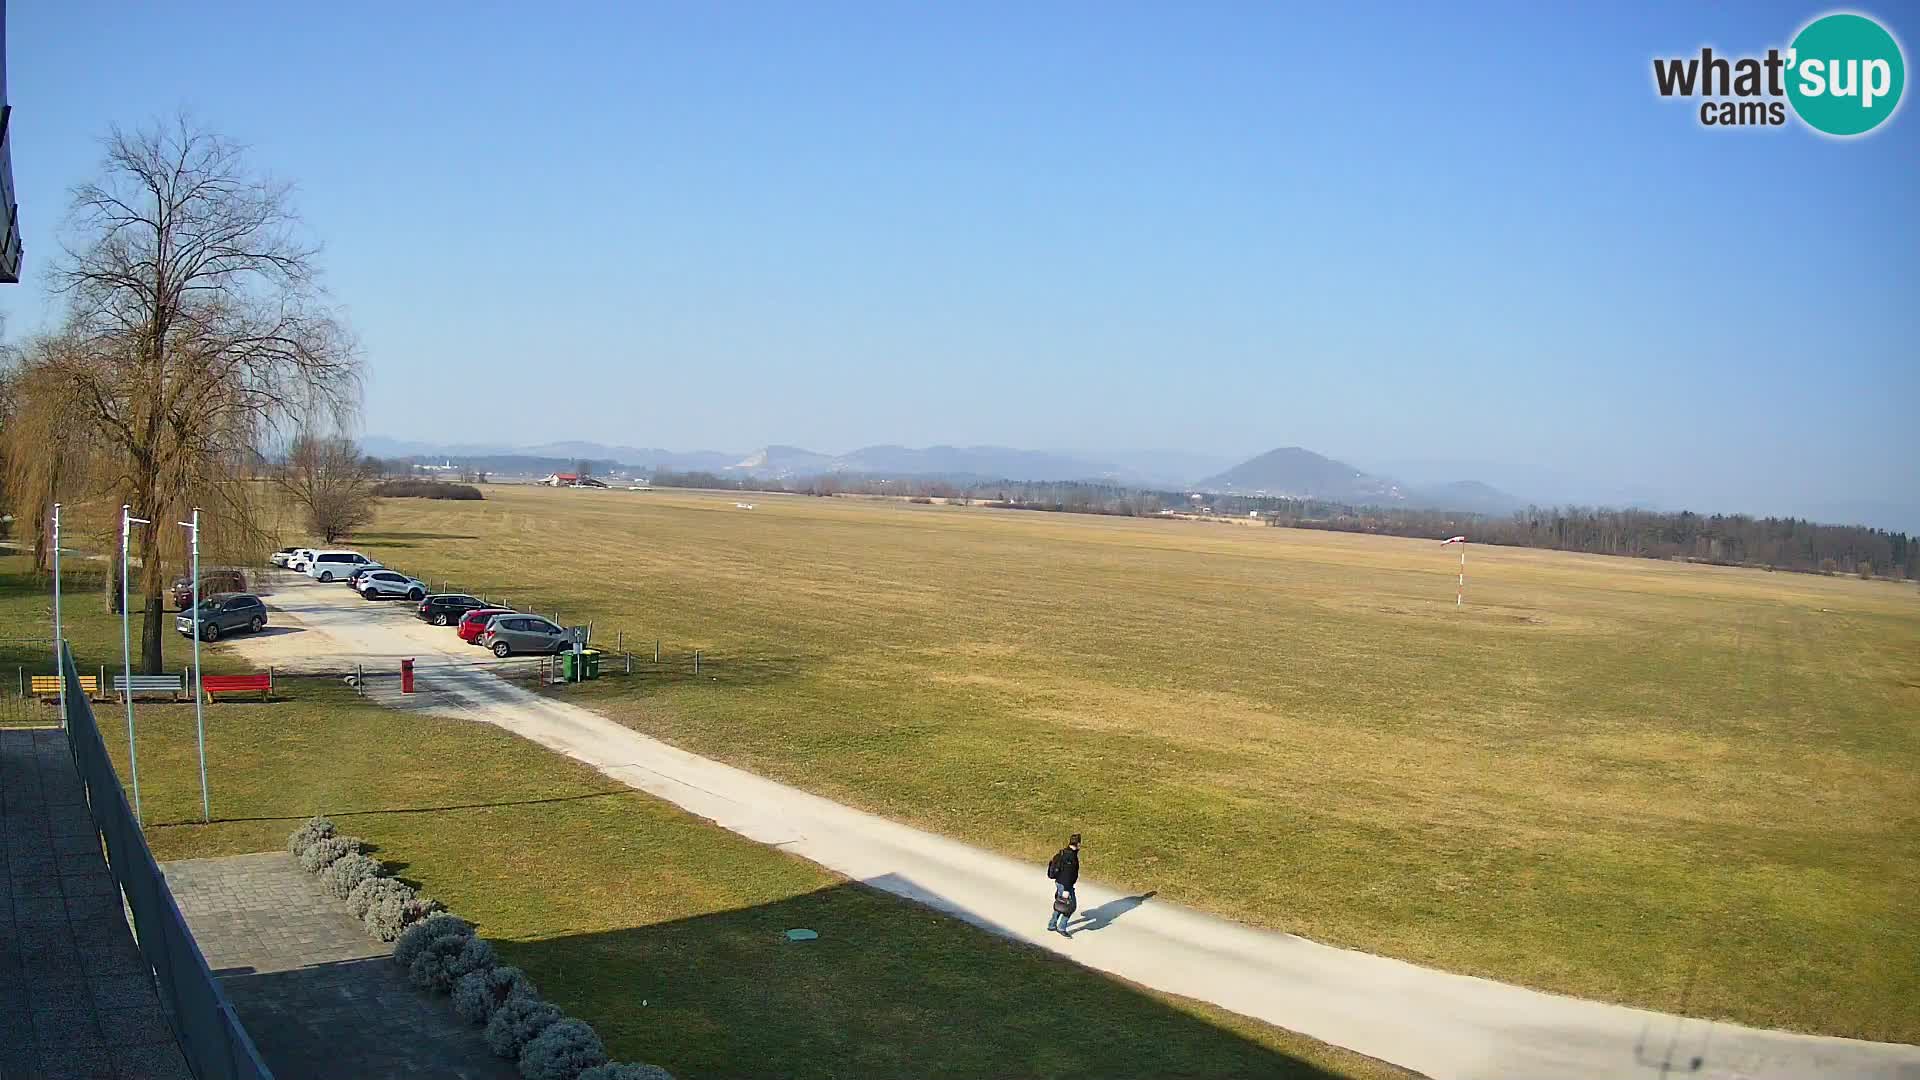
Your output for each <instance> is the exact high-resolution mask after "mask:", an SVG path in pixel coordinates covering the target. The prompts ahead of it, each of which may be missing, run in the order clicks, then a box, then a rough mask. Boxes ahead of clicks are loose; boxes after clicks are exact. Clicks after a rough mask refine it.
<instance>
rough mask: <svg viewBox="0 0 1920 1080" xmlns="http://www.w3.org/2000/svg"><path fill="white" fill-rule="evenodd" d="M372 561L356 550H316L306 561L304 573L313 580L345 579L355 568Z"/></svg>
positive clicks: (350, 575) (351, 574)
mask: <svg viewBox="0 0 1920 1080" xmlns="http://www.w3.org/2000/svg"><path fill="white" fill-rule="evenodd" d="M370 562H373V560H372V559H369V558H367V557H366V556H365V555H362V554H360V553H359V552H357V551H343V550H337V549H333V550H327V551H316V552H314V553H313V558H312V559H311V560H309V561H308V563H307V569H306V571H305V572H306V575H307V576H308V577H310V578H312V579H314V580H315V581H345V580H346V579H347V578H349V577H352V576H353V572H354V571H355V570H358V569H360V568H361V567H364V566H366V565H367V564H368V563H370Z"/></svg>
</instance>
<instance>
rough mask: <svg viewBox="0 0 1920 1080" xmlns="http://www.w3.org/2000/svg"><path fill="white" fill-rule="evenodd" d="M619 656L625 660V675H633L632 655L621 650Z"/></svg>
mask: <svg viewBox="0 0 1920 1080" xmlns="http://www.w3.org/2000/svg"><path fill="white" fill-rule="evenodd" d="M620 655H622V656H624V657H626V658H627V674H629V675H631V674H633V654H632V653H630V652H626V651H625V650H622V651H621V653H620Z"/></svg>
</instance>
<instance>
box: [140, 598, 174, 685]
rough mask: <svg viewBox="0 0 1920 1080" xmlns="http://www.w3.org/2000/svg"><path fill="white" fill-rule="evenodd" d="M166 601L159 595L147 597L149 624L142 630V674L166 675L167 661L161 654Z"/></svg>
mask: <svg viewBox="0 0 1920 1080" xmlns="http://www.w3.org/2000/svg"><path fill="white" fill-rule="evenodd" d="M166 607H167V605H166V601H165V600H164V599H163V598H161V597H158V596H149V597H147V624H146V626H144V627H142V628H141V631H140V673H141V674H142V675H165V674H166V668H165V667H164V666H163V665H165V663H166V661H165V660H164V659H162V658H161V656H160V640H161V639H160V635H161V633H162V632H163V631H164V630H165V629H166V625H165V624H166V613H167V612H166Z"/></svg>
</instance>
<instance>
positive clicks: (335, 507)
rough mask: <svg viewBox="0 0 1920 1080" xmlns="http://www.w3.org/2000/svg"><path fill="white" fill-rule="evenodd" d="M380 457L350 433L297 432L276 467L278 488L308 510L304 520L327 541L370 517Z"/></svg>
mask: <svg viewBox="0 0 1920 1080" xmlns="http://www.w3.org/2000/svg"><path fill="white" fill-rule="evenodd" d="M379 478H380V473H379V463H378V462H377V461H375V460H374V459H373V458H369V457H362V456H361V454H360V449H359V447H357V446H355V445H354V444H353V440H351V439H343V438H340V437H339V436H325V435H302V436H301V437H300V438H299V439H297V440H295V442H294V444H293V446H292V447H291V448H290V449H289V450H288V451H287V461H286V464H285V465H283V466H281V467H280V469H279V470H278V472H276V473H275V479H276V480H277V481H278V483H279V485H280V488H281V489H282V490H283V491H285V492H286V493H287V495H288V496H289V497H290V498H292V500H293V501H294V503H295V504H296V505H298V506H299V507H301V508H302V509H303V510H305V511H306V513H307V524H308V526H309V527H310V528H311V529H312V530H313V532H314V533H315V534H316V535H318V536H319V537H320V538H321V539H322V540H324V541H326V542H327V543H329V544H331V543H333V542H334V541H335V540H338V539H340V538H341V537H343V536H347V535H350V534H351V533H352V532H353V531H354V530H355V529H358V528H360V527H361V526H362V525H366V524H369V523H371V522H372V521H373V515H374V508H375V505H376V503H375V499H374V494H373V491H374V486H375V485H376V484H377V483H378V482H379Z"/></svg>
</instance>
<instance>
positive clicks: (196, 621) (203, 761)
mask: <svg viewBox="0 0 1920 1080" xmlns="http://www.w3.org/2000/svg"><path fill="white" fill-rule="evenodd" d="M180 524H182V525H185V526H186V527H187V528H188V529H189V530H191V531H192V536H193V570H192V574H193V609H192V614H191V618H192V619H193V732H194V735H195V737H197V738H198V739H199V742H200V820H201V821H207V822H211V821H212V820H213V800H212V799H211V798H209V797H208V795H207V721H206V717H205V716H204V715H203V714H202V712H201V708H200V697H201V693H202V691H201V689H200V686H201V684H200V508H199V507H197V506H196V507H194V508H193V520H192V521H183V522H181V523H180Z"/></svg>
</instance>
